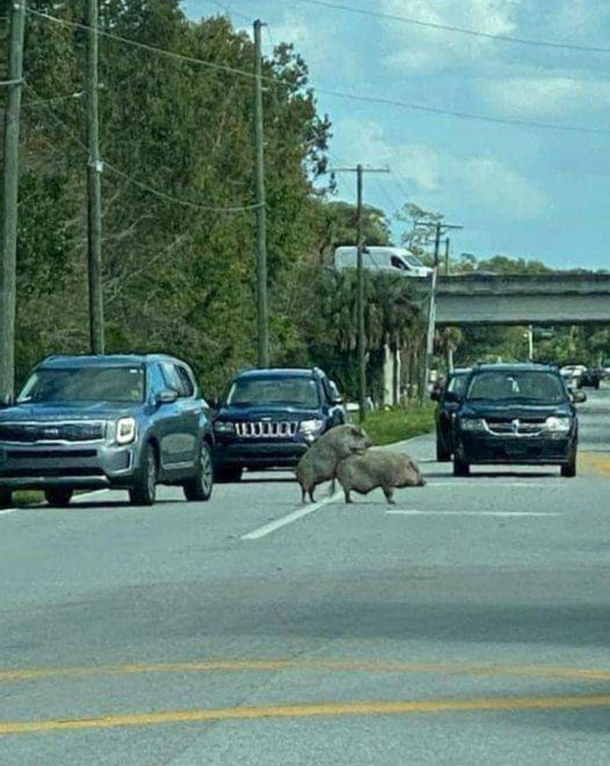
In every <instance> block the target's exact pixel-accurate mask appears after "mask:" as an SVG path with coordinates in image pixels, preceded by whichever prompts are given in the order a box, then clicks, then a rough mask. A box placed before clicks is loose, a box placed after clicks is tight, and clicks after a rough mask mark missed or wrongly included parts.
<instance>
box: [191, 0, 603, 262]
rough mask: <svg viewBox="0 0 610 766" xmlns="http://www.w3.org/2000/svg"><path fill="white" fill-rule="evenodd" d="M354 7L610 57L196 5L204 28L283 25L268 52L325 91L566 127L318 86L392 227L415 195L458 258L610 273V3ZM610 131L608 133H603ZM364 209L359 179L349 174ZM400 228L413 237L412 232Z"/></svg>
mask: <svg viewBox="0 0 610 766" xmlns="http://www.w3.org/2000/svg"><path fill="white" fill-rule="evenodd" d="M329 2H336V3H338V4H339V5H343V6H344V7H348V8H351V9H353V8H362V9H366V10H370V11H375V12H380V13H384V14H389V15H395V16H401V17H407V18H410V19H416V20H421V21H425V22H432V23H435V24H442V25H449V26H456V27H462V28H467V29H471V30H476V31H479V32H483V33H487V34H490V35H496V36H497V35H501V36H510V37H518V38H525V39H529V40H538V41H547V42H552V43H563V44H568V45H575V46H587V47H601V48H606V49H607V50H608V52H592V51H578V50H565V49H560V48H554V47H548V46H547V47H543V46H533V45H524V44H519V43H513V42H505V41H501V40H498V39H489V38H484V37H474V36H469V35H464V34H460V33H458V32H450V31H446V30H439V29H431V28H426V27H420V26H416V25H413V24H407V23H403V22H400V21H396V20H390V19H383V18H375V17H372V16H366V15H363V14H358V13H354V12H349V11H346V10H340V9H332V8H327V7H315V6H313V5H310V4H307V3H305V2H302V0H227V1H226V2H224V0H222V2H221V1H220V0H184V2H183V8H184V10H185V12H186V13H187V15H188V16H189V17H191V18H193V19H198V18H201V17H206V16H210V15H216V14H223V15H230V17H231V19H232V20H233V23H234V25H235V26H236V27H237V28H243V29H247V30H251V26H252V21H253V20H254V19H255V18H260V19H261V20H262V21H264V22H266V23H267V24H268V27H267V28H266V32H265V34H264V45H265V47H264V52H265V53H267V54H269V53H270V52H271V50H272V45H273V44H277V43H279V42H289V43H293V44H294V46H295V48H296V50H297V51H298V52H299V53H301V54H302V56H303V57H304V59H305V61H306V62H307V63H308V65H309V68H310V78H311V84H312V86H313V87H314V89H319V90H320V91H323V90H329V91H332V90H334V91H341V92H343V93H348V94H356V95H361V96H370V97H373V98H382V99H387V100H390V101H392V100H394V101H402V102H408V103H411V104H419V105H422V106H427V107H433V108H441V109H447V110H451V111H458V112H462V113H464V112H466V113H470V114H476V115H482V116H485V117H489V118H499V119H504V120H518V121H524V122H540V123H545V124H553V125H563V126H570V127H578V128H584V129H587V131H591V132H586V131H583V132H579V131H575V130H558V129H550V128H544V127H536V126H531V125H526V126H522V125H519V126H518V125H510V124H501V123H496V122H485V121H478V120H471V119H462V118H458V117H454V116H449V115H442V114H436V113H435V114H430V113H425V112H421V111H416V110H413V109H408V108H404V107H398V106H395V105H391V104H371V103H362V102H358V101H354V100H349V99H346V98H343V97H341V96H337V95H331V94H328V93H322V92H318V93H317V100H318V107H319V111H320V112H322V113H328V114H329V116H330V118H331V120H332V123H333V138H332V140H331V144H330V158H331V164H336V165H341V166H344V165H348V166H353V165H355V164H357V163H358V162H360V163H362V164H363V165H365V166H367V165H368V166H370V167H385V166H387V167H389V168H390V171H391V172H390V173H387V174H383V175H382V174H368V175H367V176H365V182H364V195H365V201H366V202H367V203H370V204H373V205H376V206H378V207H380V208H382V209H383V210H384V211H385V212H386V214H387V215H388V217H390V218H392V217H393V215H394V213H395V211H397V210H398V209H400V208H401V207H402V206H403V205H404V204H405V203H406V202H413V203H416V204H417V205H419V206H420V207H423V208H424V209H426V210H432V211H437V212H440V213H443V214H444V216H445V220H446V221H447V223H451V224H460V225H463V227H464V228H463V230H461V231H456V232H453V233H452V235H451V237H452V239H451V246H452V252H453V254H454V255H459V254H460V253H462V252H467V253H473V254H475V255H476V256H477V257H479V258H488V257H491V256H493V255H496V254H502V255H508V256H511V257H523V258H536V259H540V260H542V261H544V262H545V263H547V264H549V265H550V266H553V267H556V268H574V267H583V268H591V269H608V268H610V252H609V250H610V244H609V243H610V2H608V0H329ZM596 129H599V130H600V131H601V132H599V133H595V132H594V130H596ZM338 182H339V188H338V197H339V198H340V199H345V200H347V201H352V202H353V201H354V200H355V178H354V177H353V175H352V174H341V175H339V176H338ZM393 231H394V232H395V234H396V236H397V237H398V236H399V234H400V226H399V224H397V223H395V224H394V226H393Z"/></svg>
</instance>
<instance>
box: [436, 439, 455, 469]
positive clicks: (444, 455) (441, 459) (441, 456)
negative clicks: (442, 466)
mask: <svg viewBox="0 0 610 766" xmlns="http://www.w3.org/2000/svg"><path fill="white" fill-rule="evenodd" d="M450 460H451V452H447V450H446V449H445V447H444V445H443V442H442V440H441V438H440V436H439V435H438V434H437V435H436V462H437V463H448V462H449V461H450Z"/></svg>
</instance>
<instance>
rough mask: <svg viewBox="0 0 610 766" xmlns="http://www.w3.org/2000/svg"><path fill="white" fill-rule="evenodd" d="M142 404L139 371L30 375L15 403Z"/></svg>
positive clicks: (94, 369) (91, 370) (122, 369)
mask: <svg viewBox="0 0 610 766" xmlns="http://www.w3.org/2000/svg"><path fill="white" fill-rule="evenodd" d="M83 401H102V402H117V403H125V404H127V403H137V402H143V401H144V368H143V367H75V368H73V369H64V368H62V369H51V368H47V369H42V370H37V371H36V372H34V373H33V374H32V376H31V377H30V379H29V380H28V382H27V383H26V384H25V386H24V387H23V390H22V391H21V394H20V395H19V398H18V399H17V402H18V403H25V402H83Z"/></svg>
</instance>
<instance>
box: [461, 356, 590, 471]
mask: <svg viewBox="0 0 610 766" xmlns="http://www.w3.org/2000/svg"><path fill="white" fill-rule="evenodd" d="M447 397H448V398H452V397H451V395H449V394H447ZM453 398H454V399H455V401H457V400H458V397H457V395H456V396H455V397H453ZM585 400H586V396H585V394H584V393H583V392H581V391H576V392H573V393H570V392H569V391H568V389H567V388H566V385H565V383H564V381H563V380H562V378H561V376H560V375H559V372H558V371H557V369H556V368H555V367H550V366H547V365H537V364H515V365H502V364H498V365H481V366H478V367H476V368H473V370H472V372H471V374H470V376H469V378H468V383H467V387H466V391H465V392H464V396H463V397H462V401H461V403H460V405H459V407H458V410H457V413H456V417H455V422H454V425H455V431H454V434H455V453H454V458H453V472H454V474H455V475H456V476H466V475H468V473H469V472H470V466H471V465H472V464H495V465H497V464H516V465H544V464H556V465H560V466H561V475H562V476H566V477H572V476H575V475H576V454H577V449H578V418H577V415H576V409H575V407H574V404H573V402H574V401H576V402H583V401H585Z"/></svg>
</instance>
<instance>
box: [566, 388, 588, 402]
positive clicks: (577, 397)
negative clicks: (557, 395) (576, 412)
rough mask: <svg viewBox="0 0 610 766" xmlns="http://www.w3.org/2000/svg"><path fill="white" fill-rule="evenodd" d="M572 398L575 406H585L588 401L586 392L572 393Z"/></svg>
mask: <svg viewBox="0 0 610 766" xmlns="http://www.w3.org/2000/svg"><path fill="white" fill-rule="evenodd" d="M570 396H571V398H572V401H573V402H574V404H584V402H586V401H587V395H586V394H585V392H584V391H578V390H576V391H570Z"/></svg>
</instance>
